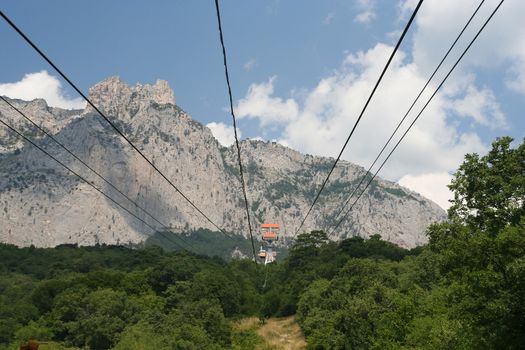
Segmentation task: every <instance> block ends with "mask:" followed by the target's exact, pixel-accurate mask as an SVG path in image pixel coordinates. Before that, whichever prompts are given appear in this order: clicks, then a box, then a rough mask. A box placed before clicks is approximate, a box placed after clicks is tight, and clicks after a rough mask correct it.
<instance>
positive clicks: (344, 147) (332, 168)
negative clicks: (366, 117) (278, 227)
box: [292, 0, 423, 238]
mask: <svg viewBox="0 0 525 350" xmlns="http://www.w3.org/2000/svg"><path fill="white" fill-rule="evenodd" d="M422 3H423V0H419V2H418V4H417V6H416V8H415V9H414V12H413V13H412V16H410V19H409V21H408V23H407V24H406V26H405V28H404V30H403V33H402V34H401V37H400V38H399V40H398V41H397V44H396V46H395V47H394V50H393V51H392V53H391V55H390V57H389V58H388V61H387V63H386V65H385V67H384V68H383V71H382V72H381V75H380V76H379V79H378V80H377V82H376V84H375V85H374V88H373V89H372V92H371V93H370V95H369V96H368V99H367V101H366V103H365V105H364V106H363V109H362V110H361V113H360V114H359V117H358V118H357V120H356V122H355V123H354V125H353V127H352V130H351V131H350V134H349V135H348V137H347V139H346V141H345V143H344V144H343V147H342V148H341V151H339V154H338V155H337V158H336V160H335V162H334V163H333V164H332V167H331V169H330V171H329V172H328V175H327V177H326V178H325V180H324V181H323V183H322V185H321V188H320V189H319V191H318V192H317V195H316V196H315V199H314V201H313V203H312V205H311V206H310V208H309V209H308V211H307V213H306V215H305V216H304V218H303V220H302V221H301V224H300V225H299V228H297V230H296V231H295V233H294V234H293V236H292V238H295V236H296V235H297V233H298V232H299V231H300V230H301V228H302V227H303V225H304V223H305V221H306V219H307V218H308V216H309V215H310V213H311V211H312V209H313V207H314V206H315V204H316V203H317V200H318V199H319V196H320V195H321V193H322V192H323V190H324V188H325V186H326V183H327V182H328V180H329V179H330V176H331V175H332V173H333V171H334V169H335V167H336V166H337V163H338V162H339V160H340V159H341V156H342V155H343V152H344V150H345V149H346V146H347V145H348V142H349V141H350V138H351V137H352V135H353V134H354V131H355V129H356V127H357V125H358V124H359V122H360V121H361V118H362V117H363V114H364V113H365V110H366V109H367V107H368V104H369V103H370V101H371V100H372V97H373V96H374V94H375V92H376V90H377V87H378V86H379V83H380V82H381V80H382V79H383V76H384V75H385V73H386V71H387V69H388V67H389V65H390V63H391V62H392V60H393V58H394V55H395V54H396V52H397V51H398V49H399V47H400V46H401V42H402V41H403V39H404V38H405V35H406V33H407V32H408V29H409V28H410V26H411V24H412V22H413V21H414V18H415V17H416V14H417V12H418V11H419V8H420V7H421V4H422Z"/></svg>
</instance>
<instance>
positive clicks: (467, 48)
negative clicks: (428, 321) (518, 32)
mask: <svg viewBox="0 0 525 350" xmlns="http://www.w3.org/2000/svg"><path fill="white" fill-rule="evenodd" d="M504 1H505V0H501V1H500V3H499V4H498V6H497V7H496V8H495V9H494V11H493V12H492V13H491V15H490V16H489V18H488V19H487V20H486V21H485V23H484V24H483V26H482V27H481V28H480V29H479V31H478V32H477V34H476V36H474V38H473V39H472V40H471V41H470V43H469V45H468V46H467V47H466V49H465V50H464V51H463V53H462V54H461V56H460V57H459V58H458V60H457V61H456V63H455V64H454V66H452V68H451V69H450V71H449V72H448V73H447V75H446V76H445V78H444V79H443V80H442V81H441V83H440V84H439V85H438V87H437V88H436V90H435V91H434V93H433V94H432V96H430V98H429V100H428V101H427V102H426V103H425V105H424V106H423V108H422V109H421V111H420V112H419V113H418V115H417V116H416V118H415V119H414V120H413V121H412V123H411V124H410V125H409V127H408V129H407V130H406V131H405V132H404V133H403V135H402V136H401V138H400V139H399V141H397V143H396V145H395V146H394V148H393V149H392V150H391V151H390V153H389V154H388V156H387V157H386V159H385V160H384V161H383V163H382V164H381V166H380V167H379V169H377V171H376V172H375V173H374V176H372V178H371V179H370V180H369V181H368V183H367V184H366V187H365V188H364V190H363V191H362V192H361V194H360V195H359V197H357V199H356V200H355V201H354V202H353V203H352V205H351V206H350V208H349V209H348V210H347V211H346V213H345V214H344V216H343V217H342V218H341V220H339V222H338V223H337V225H336V226H335V228H334V230H335V229H337V228H338V227H339V225H340V224H341V223H342V222H343V221H344V219H346V216H347V215H348V213H349V212H350V211H351V210H352V209H353V207H354V205H355V204H356V203H357V201H358V200H359V199H360V198H361V196H362V195H363V193H364V192H365V191H366V190H367V188H368V186H370V184H371V183H372V181H373V180H374V179H375V177H376V176H377V174H378V173H379V171H380V170H381V169H382V168H383V166H384V165H385V163H386V162H387V161H388V159H389V158H390V156H391V155H392V153H394V151H395V150H396V148H397V146H399V144H400V143H401V141H403V139H404V138H405V136H406V135H407V134H408V132H409V131H410V129H411V128H412V126H413V125H414V124H415V122H416V121H417V120H418V119H419V117H420V116H421V114H422V113H423V111H424V110H425V109H426V107H427V106H428V104H429V103H430V101H432V99H433V98H434V96H435V95H436V94H437V92H438V91H439V89H441V87H442V86H443V84H444V83H445V81H446V80H447V79H448V77H449V76H450V74H451V73H452V72H453V71H454V69H455V68H456V66H457V65H458V64H459V62H460V61H461V59H462V58H463V56H465V54H466V53H467V51H468V50H469V49H470V47H471V46H472V44H473V43H474V42H475V41H476V39H477V38H478V36H479V35H480V34H481V32H482V31H483V29H485V27H486V26H487V24H488V23H489V22H490V20H491V19H492V17H493V16H494V14H495V13H496V12H497V11H498V9H499V8H500V6H501V5H502V4H503V2H504Z"/></svg>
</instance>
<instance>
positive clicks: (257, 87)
mask: <svg viewBox="0 0 525 350" xmlns="http://www.w3.org/2000/svg"><path fill="white" fill-rule="evenodd" d="M275 79H276V77H275V76H274V77H271V78H270V79H269V80H268V82H267V83H261V84H252V85H251V86H250V87H249V89H248V93H247V94H246V97H245V98H243V99H241V100H240V101H239V103H238V104H237V107H236V108H235V114H236V115H237V116H238V118H239V119H242V118H256V119H259V121H260V123H261V125H263V126H265V125H268V124H269V123H284V122H287V121H289V120H291V119H294V118H295V117H296V116H297V114H298V110H299V107H298V105H297V103H296V102H295V101H294V100H293V99H287V100H286V101H284V100H282V99H281V98H278V97H271V95H272V94H273V82H274V81H275Z"/></svg>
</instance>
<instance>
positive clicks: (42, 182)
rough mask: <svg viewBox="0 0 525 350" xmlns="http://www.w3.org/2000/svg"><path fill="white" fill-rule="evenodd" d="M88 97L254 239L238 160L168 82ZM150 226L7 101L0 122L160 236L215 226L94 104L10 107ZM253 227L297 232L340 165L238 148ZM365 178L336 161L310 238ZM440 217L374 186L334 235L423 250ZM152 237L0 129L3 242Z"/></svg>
mask: <svg viewBox="0 0 525 350" xmlns="http://www.w3.org/2000/svg"><path fill="white" fill-rule="evenodd" d="M90 97H91V99H92V101H93V102H94V104H95V105H96V106H97V107H98V108H99V109H101V110H102V111H103V112H104V113H106V115H107V116H108V117H109V118H111V119H112V121H113V122H114V123H115V124H116V125H117V126H118V128H119V129H120V130H121V131H122V132H123V133H124V134H125V135H126V136H127V137H128V138H130V139H131V140H132V141H133V142H134V143H135V145H137V147H138V148H139V149H140V150H141V151H142V152H143V153H144V154H145V155H146V156H147V157H148V158H149V159H150V160H152V161H153V162H154V164H155V165H156V166H157V167H158V168H159V169H160V170H161V171H162V172H163V173H164V174H165V175H166V176H167V177H168V178H169V179H170V180H171V181H172V182H173V183H174V184H175V185H176V186H177V187H178V188H179V189H180V191H182V192H183V193H184V194H185V195H186V196H187V197H188V198H190V199H191V200H192V201H193V202H194V203H195V204H196V205H197V206H198V207H199V208H200V209H201V210H202V211H203V212H205V213H206V214H207V215H208V216H209V217H210V218H211V219H212V220H213V221H214V222H215V223H217V224H218V225H219V226H220V227H222V228H223V229H225V230H227V231H230V232H235V233H239V234H243V235H245V236H247V235H248V232H247V227H246V222H245V212H244V204H243V200H242V192H241V189H240V185H239V179H238V173H239V172H238V168H237V161H236V158H235V157H236V152H235V151H234V148H233V147H229V148H225V147H222V146H221V145H220V144H219V143H218V141H217V140H216V139H215V138H214V137H213V135H212V133H211V131H210V130H209V129H208V128H206V127H205V126H203V125H202V124H200V123H198V122H196V121H194V120H193V119H191V117H190V116H189V115H188V114H186V113H185V112H184V111H182V110H181V109H180V108H179V107H178V106H176V105H175V97H174V94H173V91H172V90H171V89H170V88H169V86H168V84H167V83H166V82H165V81H161V80H159V81H157V82H156V83H155V84H154V85H147V84H146V85H136V86H129V85H127V84H125V83H124V82H122V81H121V80H120V79H119V78H116V77H112V78H109V79H107V80H105V81H103V82H101V83H99V84H97V85H95V86H94V87H92V88H91V89H90ZM10 102H11V103H13V104H14V105H15V106H17V108H19V109H20V110H22V111H23V112H24V113H25V114H26V115H27V116H28V117H30V118H31V119H33V120H34V121H35V122H36V123H37V124H39V125H41V126H42V127H44V128H45V129H46V130H48V132H50V133H51V134H53V135H54V137H55V138H56V139H58V140H59V141H60V142H62V143H63V144H64V145H66V146H67V147H68V148H69V149H70V150H71V151H72V152H73V153H74V154H75V155H77V156H78V157H79V158H81V159H82V160H84V161H85V162H86V163H87V164H89V165H90V166H91V167H92V168H93V169H95V170H96V171H97V172H99V173H100V174H101V175H102V176H104V177H105V178H106V179H107V180H109V181H110V182H111V183H113V184H115V185H116V186H117V187H118V189H119V190H120V191H121V192H123V193H124V194H125V195H126V196H128V197H129V198H131V199H132V200H133V201H135V202H136V203H137V204H138V205H139V206H140V207H142V208H145V209H146V210H147V211H148V212H149V213H151V214H153V216H154V217H155V219H157V220H158V221H160V223H162V224H160V223H159V222H157V221H155V220H154V219H153V218H151V217H149V216H148V215H147V214H146V213H144V212H143V211H141V210H140V209H138V208H137V207H135V205H134V204H132V203H131V202H129V201H128V200H127V199H126V198H125V197H123V196H122V195H121V194H119V193H118V192H117V191H115V190H114V189H112V188H111V187H110V186H109V185H108V184H107V183H105V182H104V181H103V180H101V179H100V178H98V177H97V176H96V175H94V174H93V173H91V172H90V171H89V170H88V169H87V168H86V167H84V166H83V165H82V164H80V163H79V162H78V161H76V160H75V159H74V158H73V157H72V156H71V155H69V154H68V153H67V152H66V151H65V150H63V149H61V148H60V147H58V146H57V145H56V144H55V143H54V142H53V141H52V140H51V139H50V138H49V137H46V136H44V135H42V134H41V133H40V132H39V131H38V130H37V129H36V128H35V127H32V126H31V125H30V124H29V123H27V122H26V121H25V120H24V119H23V118H22V117H21V116H20V115H19V114H18V113H17V112H15V111H14V110H13V109H12V108H10V107H9V106H7V105H6V104H5V103H4V102H1V101H0V118H2V119H3V120H6V121H8V122H9V123H10V124H12V125H13V126H15V127H16V128H17V129H19V130H21V131H22V132H23V133H24V134H25V135H27V136H29V137H31V138H32V139H34V140H36V142H37V144H39V145H40V146H42V147H43V148H44V149H46V150H47V151H48V152H49V153H51V154H53V155H54V156H56V157H57V158H58V159H60V160H61V161H62V162H63V163H65V164H67V165H68V166H70V167H71V168H72V169H73V170H74V171H77V172H78V173H80V174H82V176H84V177H85V178H86V179H87V180H88V181H91V182H92V183H94V184H95V186H97V187H98V188H100V189H101V190H102V191H104V192H105V193H107V194H108V195H110V196H111V197H112V198H114V199H115V200H117V201H118V202H119V203H121V204H122V205H123V206H125V207H126V208H128V209H129V210H130V211H132V212H134V213H136V215H137V216H139V217H140V218H141V219H143V220H144V221H146V222H148V223H149V224H150V225H151V226H152V227H153V228H154V229H156V230H166V229H168V228H169V229H172V230H177V231H187V230H191V229H195V228H201V227H202V228H209V229H214V228H213V226H211V225H210V224H209V222H207V221H206V220H205V219H204V218H203V217H202V216H201V215H200V214H199V213H198V212H197V211H196V210H195V209H193V208H192V207H191V206H189V205H188V204H187V202H186V201H185V200H184V199H183V198H182V197H181V195H180V194H178V193H177V192H176V191H175V190H173V188H171V187H170V186H169V185H168V184H167V182H166V181H165V180H164V179H162V178H161V177H160V176H159V175H158V174H157V173H156V172H155V171H154V170H153V169H152V168H151V167H150V166H149V165H148V164H147V163H146V162H145V161H144V160H143V159H142V158H141V157H140V156H139V155H138V154H137V152H135V151H134V150H133V149H132V148H131V147H130V145H129V144H127V143H126V142H125V141H124V140H123V139H122V138H120V137H119V136H117V134H116V133H115V132H114V130H113V129H112V128H111V127H110V126H109V125H108V123H107V122H106V121H104V120H103V119H102V118H101V117H100V116H98V114H96V113H95V112H94V110H93V109H92V108H91V107H87V108H86V109H85V110H77V111H74V110H61V109H58V108H50V107H48V106H47V104H46V103H45V101H44V100H34V101H29V102H28V101H21V100H10ZM241 147H242V156H243V163H244V166H245V171H246V181H247V187H248V198H249V202H250V210H251V215H252V221H253V223H252V224H253V226H254V227H255V228H256V229H257V227H258V226H259V225H260V224H261V223H263V222H277V223H280V224H281V225H282V227H283V231H284V234H285V236H287V237H289V236H291V235H292V234H293V233H294V232H295V230H296V229H297V227H298V225H299V223H300V222H301V219H302V217H303V215H304V214H305V213H306V211H307V210H308V208H309V205H310V204H311V202H312V200H313V198H314V196H315V193H316V191H317V190H318V188H319V186H320V184H321V181H322V180H323V179H324V177H325V176H326V174H327V171H328V170H329V167H330V166H331V164H332V162H333V159H329V158H323V157H314V156H310V155H303V154H301V153H299V152H297V151H294V150H292V149H289V148H287V147H284V146H282V145H279V144H276V143H268V142H262V141H251V140H245V141H242V143H241ZM364 174H365V170H364V169H363V168H362V167H360V166H357V165H354V164H351V163H349V162H344V161H342V162H340V163H339V165H338V166H337V168H336V169H335V171H334V173H333V175H332V180H331V182H330V183H329V184H328V185H327V187H326V189H325V191H324V192H323V195H322V196H321V198H320V200H319V202H318V204H317V205H316V207H315V208H314V210H313V211H312V213H311V215H310V218H309V219H308V220H307V222H306V223H305V226H304V228H303V229H304V230H310V229H325V230H326V229H328V228H329V227H330V224H332V223H333V222H334V216H335V214H336V213H337V211H338V209H339V208H340V206H341V203H342V202H343V201H344V200H345V199H346V196H348V194H349V193H351V192H352V190H353V189H354V187H355V186H356V185H357V184H358V182H359V180H360V176H363V175H364ZM444 218H445V212H444V211H443V210H442V209H440V208H439V207H438V206H437V205H436V204H435V203H433V202H431V201H429V200H427V199H425V198H423V197H421V196H420V195H418V194H416V193H414V192H411V191H409V190H407V189H406V188H403V187H400V186H399V185H397V184H395V183H392V182H389V181H384V180H381V179H377V180H376V181H374V182H373V183H372V185H371V187H370V188H369V190H368V191H367V192H366V193H365V194H364V195H363V197H362V198H361V199H360V201H359V202H358V204H357V205H356V206H355V207H354V210H353V211H352V212H351V213H350V215H349V216H348V219H347V220H346V221H344V223H343V224H342V225H341V226H340V227H339V229H338V230H337V231H335V232H334V233H333V235H332V237H331V238H333V239H341V238H345V237H349V236H354V235H359V236H362V237H368V236H370V235H372V234H377V233H379V234H381V236H382V237H383V238H385V239H387V240H390V241H392V242H394V243H397V244H399V245H401V246H404V247H414V246H416V245H420V244H423V243H425V242H426V237H425V235H424V231H425V229H426V227H427V226H428V225H429V224H430V223H432V222H434V221H438V220H443V219H444ZM153 232H154V231H153V230H152V229H151V228H150V227H148V226H146V225H144V224H143V223H141V222H140V221H139V220H137V219H136V218H134V217H132V216H131V215H129V214H128V213H126V212H125V211H124V210H122V209H121V208H119V207H118V206H117V205H115V204H114V203H113V202H111V201H110V200H108V199H107V198H105V197H104V196H102V195H101V194H100V193H98V192H97V191H96V190H94V189H93V188H91V187H90V186H88V185H87V184H86V183H84V182H82V181H81V180H79V179H78V178H77V177H76V176H74V175H72V174H71V173H69V172H68V171H67V170H65V169H64V168H62V167H61V166H60V165H58V164H57V163H55V162H54V161H53V160H51V159H50V158H48V157H47V156H45V155H44V154H43V153H41V152H40V151H39V150H38V149H36V148H35V147H33V146H32V145H30V144H28V143H26V142H24V141H22V140H20V139H19V138H18V137H17V136H16V135H14V134H13V133H12V132H10V131H7V129H5V128H4V127H0V241H2V242H7V243H12V244H16V245H21V246H27V245H30V244H34V245H36V246H54V245H57V244H62V243H79V244H95V243H108V244H117V243H128V242H140V241H142V240H144V239H145V238H146V237H147V236H148V235H151V234H153Z"/></svg>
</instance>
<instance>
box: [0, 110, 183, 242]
mask: <svg viewBox="0 0 525 350" xmlns="http://www.w3.org/2000/svg"><path fill="white" fill-rule="evenodd" d="M0 123H1V124H3V125H4V126H5V127H6V128H8V129H10V130H11V131H13V132H15V133H16V134H17V135H18V136H20V137H21V138H23V139H24V140H26V141H27V142H29V143H30V144H31V145H33V146H34V147H36V148H38V149H39V150H40V151H41V152H43V153H44V154H46V155H47V156H48V157H50V158H51V159H53V160H54V161H55V162H57V163H58V164H60V165H61V166H62V167H64V168H66V169H67V170H68V171H69V172H71V173H72V174H73V175H75V176H77V177H78V178H79V179H81V180H82V181H84V182H85V183H86V184H88V185H89V186H91V187H92V188H93V189H95V191H97V192H98V193H100V194H102V195H103V196H104V197H106V198H107V199H109V200H110V201H112V202H113V203H115V204H116V205H118V206H119V207H120V208H121V209H123V210H124V211H126V212H127V213H128V214H129V215H131V216H133V217H134V218H135V219H137V220H139V221H141V222H142V223H143V224H144V225H146V226H147V227H149V228H150V229H151V230H152V231H153V232H155V233H157V232H158V231H157V229H156V228H154V227H153V226H151V225H150V224H148V223H147V222H146V221H144V220H142V219H141V218H140V217H138V216H137V215H135V214H134V213H132V212H131V211H130V210H128V209H127V208H126V207H124V206H123V205H121V204H120V203H118V202H117V201H116V200H115V199H113V198H111V197H110V196H109V195H107V194H106V193H104V192H103V191H102V190H100V189H99V188H97V187H96V186H95V185H94V184H92V183H91V182H90V181H89V180H87V179H86V178H84V177H83V176H81V175H80V174H78V173H77V172H75V171H74V170H73V169H71V168H70V167H68V166H67V165H65V164H64V163H63V162H61V161H60V160H58V159H57V158H56V157H54V156H53V155H51V154H50V153H49V152H47V151H46V150H45V149H43V148H42V147H40V146H39V145H37V144H36V143H35V142H33V141H32V140H31V139H29V138H28V137H27V136H25V135H24V134H22V133H21V132H19V131H18V130H16V129H15V128H14V127H12V126H11V125H9V124H8V123H6V122H5V121H4V120H2V119H0ZM158 233H160V234H162V233H161V232H158ZM173 243H175V242H173ZM175 244H177V245H178V246H179V247H180V248H182V249H183V250H188V249H186V248H184V247H183V246H182V245H180V244H178V243H175Z"/></svg>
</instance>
